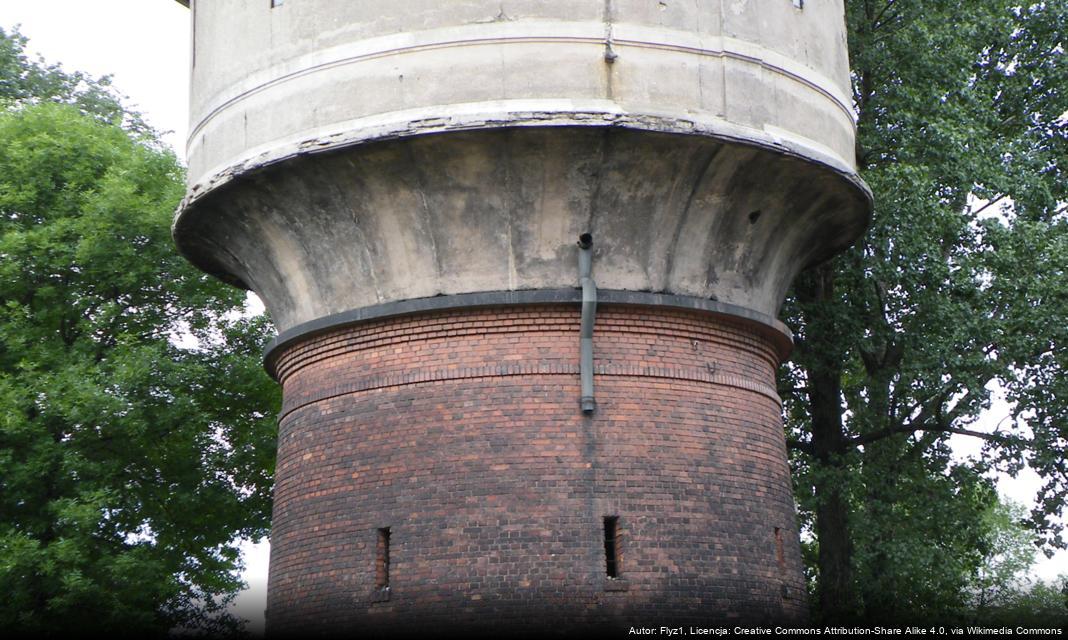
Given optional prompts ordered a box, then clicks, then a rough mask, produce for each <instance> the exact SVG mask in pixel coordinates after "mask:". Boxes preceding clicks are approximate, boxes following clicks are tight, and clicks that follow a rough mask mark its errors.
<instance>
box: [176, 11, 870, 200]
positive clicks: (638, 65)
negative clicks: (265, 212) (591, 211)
mask: <svg viewBox="0 0 1068 640" xmlns="http://www.w3.org/2000/svg"><path fill="white" fill-rule="evenodd" d="M235 24H240V25H241V28H240V29H235V28H234V25H235ZM607 59H611V60H612V62H611V63H609V62H607ZM443 78H449V80H448V81H443ZM850 104H851V102H850V96H849V77H848V60H847V58H846V48H845V41H844V24H843V18H842V6H841V2H840V1H837V0H832V1H821V2H818V3H810V4H809V6H807V7H805V9H804V10H798V9H795V8H794V7H793V5H792V3H791V2H790V1H789V0H712V1H709V0H664V1H662V2H654V1H650V0H504V1H501V0H465V1H454V2H440V0H406V2H404V3H403V6H402V7H401V6H400V5H397V4H396V3H395V2H386V1H384V0H374V1H370V0H367V1H361V2H337V1H336V0H301V1H300V2H291V3H287V4H285V5H283V6H281V7H278V8H275V9H271V8H270V6H269V3H268V2H266V0H263V1H261V0H214V1H213V2H202V3H198V4H195V5H194V64H193V83H192V105H191V113H192V115H191V134H190V137H189V147H188V152H189V153H188V155H189V163H190V171H189V175H190V183H191V186H192V187H193V189H194V191H195V192H198V191H204V190H209V189H210V188H211V187H212V186H213V185H215V184H216V183H217V182H218V181H219V180H220V179H223V180H225V179H226V177H227V176H228V175H229V174H230V173H233V172H234V171H235V170H240V168H241V167H243V166H245V165H248V164H249V163H252V164H259V163H263V162H270V161H275V160H279V159H282V158H285V157H287V156H288V155H290V154H292V153H293V152H294V151H296V150H299V149H301V148H302V147H304V146H307V145H320V144H321V145H336V144H343V143H345V142H346V141H347V140H351V139H352V138H359V139H369V138H373V137H375V136H377V135H395V134H398V133H400V134H401V135H403V130H404V128H405V127H406V126H407V125H408V123H412V122H418V121H425V120H427V119H433V118H454V119H455V118H460V119H463V118H464V117H466V116H471V115H472V114H474V117H473V118H471V119H474V120H478V119H482V120H486V121H492V122H516V121H522V120H523V119H524V117H525V114H528V113H531V112H539V113H542V114H549V115H553V116H555V117H556V119H557V121H558V122H557V123H558V124H566V122H564V121H565V120H566V119H567V116H568V114H571V113H574V112H582V113H588V114H600V115H606V116H618V115H621V114H623V115H626V116H628V117H630V118H633V119H641V118H644V117H646V116H654V117H656V118H658V119H659V120H660V121H662V122H670V121H673V120H675V121H685V122H689V123H691V124H690V125H689V126H691V127H696V128H702V129H714V130H723V129H725V128H731V129H734V130H736V131H737V132H739V135H740V136H741V137H744V138H752V139H765V138H766V139H772V140H782V141H785V142H786V143H787V144H791V145H793V146H794V147H797V148H804V149H807V150H808V151H809V152H810V153H811V154H814V155H818V156H821V160H822V159H823V158H822V156H825V157H827V158H828V159H829V162H830V163H831V164H835V165H838V166H842V167H846V168H849V167H852V164H853V138H854V129H853V118H852V112H851V106H850ZM475 126H477V122H476V123H475Z"/></svg>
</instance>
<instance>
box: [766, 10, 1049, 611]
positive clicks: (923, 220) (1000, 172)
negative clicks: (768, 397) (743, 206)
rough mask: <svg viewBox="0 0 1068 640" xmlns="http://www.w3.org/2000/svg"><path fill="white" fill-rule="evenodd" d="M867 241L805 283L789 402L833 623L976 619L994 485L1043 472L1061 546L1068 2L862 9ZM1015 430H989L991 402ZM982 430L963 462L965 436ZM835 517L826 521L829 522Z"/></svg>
mask: <svg viewBox="0 0 1068 640" xmlns="http://www.w3.org/2000/svg"><path fill="white" fill-rule="evenodd" d="M846 6H847V23H848V27H849V37H850V54H851V59H852V65H853V68H854V76H853V80H854V86H853V89H854V100H855V103H856V105H857V109H858V112H859V121H858V150H857V151H858V163H859V166H860V169H861V173H862V176H863V177H864V179H865V180H866V181H867V182H868V184H869V185H870V187H871V188H872V191H873V192H874V194H875V202H876V209H875V214H874V219H873V223H872V227H871V229H870V230H869V232H868V234H867V235H866V236H865V237H864V238H863V239H862V240H861V241H860V242H859V243H858V244H857V246H856V247H854V248H853V249H851V250H850V251H849V252H847V253H846V254H844V255H842V256H840V257H839V258H836V259H835V260H834V261H833V262H831V263H829V264H825V265H822V266H820V267H818V268H816V269H813V270H810V271H809V272H807V273H806V274H803V275H802V277H801V278H799V281H798V282H797V284H796V285H795V288H794V291H793V295H792V296H791V298H790V299H789V300H788V302H787V304H786V308H785V311H786V314H787V316H788V318H789V319H788V323H789V324H790V325H791V326H792V327H794V328H795V330H796V333H797V335H798V337H799V339H798V348H797V350H796V352H795V357H794V361H793V362H792V363H791V364H790V366H788V367H786V368H785V370H784V373H783V376H782V380H781V388H782V392H783V396H784V400H785V403H786V408H785V411H786V417H787V423H788V439H789V441H790V443H791V447H792V449H793V459H794V462H795V470H796V472H797V476H796V477H797V480H798V498H799V503H800V505H801V512H802V513H801V516H802V521H803V522H804V523H806V525H807V526H808V527H810V528H811V530H812V531H813V532H814V533H815V535H816V536H817V537H818V538H819V539H818V545H817V546H816V547H815V549H818V555H817V557H816V563H817V566H816V567H814V568H813V572H814V574H815V575H816V576H817V588H816V592H817V595H818V598H817V600H818V606H819V607H820V608H819V610H818V611H817V614H818V615H824V616H826V617H828V618H832V619H849V618H857V617H860V618H865V617H866V618H872V617H884V618H885V617H901V618H918V617H927V616H930V617H937V616H939V615H942V614H943V613H946V612H957V611H961V610H962V609H963V608H966V607H968V606H970V600H969V598H970V595H969V588H970V585H971V583H972V580H973V578H974V576H975V575H976V573H977V572H979V571H980V568H981V567H982V566H983V562H984V561H985V560H984V559H985V558H986V556H987V553H988V552H986V551H984V545H987V544H988V543H989V537H990V535H992V534H991V531H992V529H991V528H990V524H989V522H984V514H986V513H987V512H988V510H989V509H990V507H991V505H992V504H993V503H994V497H993V493H992V491H991V489H990V486H989V482H988V481H987V480H984V474H986V473H987V472H988V471H991V470H994V469H999V470H1002V471H1008V472H1014V471H1016V470H1018V469H1019V468H1020V467H1021V465H1022V464H1023V463H1025V462H1026V463H1027V464H1029V465H1030V466H1031V467H1032V468H1033V469H1034V470H1035V471H1036V472H1037V473H1038V474H1039V475H1040V477H1041V478H1042V480H1043V489H1042V493H1041V495H1040V502H1041V504H1040V506H1039V508H1038V509H1036V510H1035V511H1034V512H1033V513H1032V514H1031V517H1030V520H1031V526H1032V527H1034V529H1035V531H1037V532H1039V533H1040V534H1041V535H1042V538H1043V542H1044V543H1045V544H1047V545H1063V540H1062V539H1061V538H1060V536H1059V528H1058V524H1057V522H1056V521H1055V520H1054V519H1053V518H1051V516H1052V515H1054V514H1058V513H1061V512H1062V511H1063V509H1064V506H1065V500H1066V497H1068V468H1066V466H1065V464H1066V462H1065V460H1066V457H1065V453H1066V450H1068V387H1065V385H1066V382H1065V381H1066V380H1068V321H1066V320H1068V280H1066V279H1065V273H1064V271H1065V265H1066V264H1068V250H1066V248H1068V245H1066V242H1068V216H1066V215H1065V209H1064V203H1065V201H1068V180H1065V175H1064V166H1065V162H1064V160H1065V154H1066V152H1068V144H1066V143H1068V126H1066V118H1065V117H1064V115H1065V113H1066V112H1068V91H1066V88H1068V71H1066V67H1065V65H1064V64H1063V57H1064V56H1063V27H1064V25H1065V24H1068V5H1065V4H1064V3H1046V2H1038V3H1033V4H1029V5H1027V6H1023V7H1021V6H1018V5H1017V4H1015V3H1011V2H1006V1H1001V0H983V1H981V2H971V3H960V2H948V1H942V0H925V1H924V2H919V1H918V0H849V1H848V2H847V3H846ZM995 385H998V386H1000V387H1001V388H1003V389H1005V391H1006V394H1007V396H1008V399H1009V400H1010V401H1011V402H1012V403H1014V406H1015V415H1014V417H1013V418H1014V419H1013V420H1010V421H1007V422H1006V423H1005V424H1002V425H1000V426H999V429H998V431H997V432H996V433H994V434H990V433H988V432H982V430H981V429H978V428H976V426H975V422H976V420H977V418H978V416H979V415H980V414H981V413H982V411H983V410H984V409H985V408H987V407H988V406H989V403H990V394H991V389H992V388H993V387H994V386H995ZM954 434H960V435H969V436H972V437H980V438H983V440H984V443H985V444H984V447H985V448H984V455H983V456H982V457H981V459H980V460H977V461H973V462H971V463H967V464H961V463H957V462H954V461H953V459H952V458H951V456H950V449H949V446H948V438H949V437H950V436H952V435H954ZM821 521H823V522H833V523H836V526H834V527H830V528H828V527H824V528H822V529H821V526H820V522H821Z"/></svg>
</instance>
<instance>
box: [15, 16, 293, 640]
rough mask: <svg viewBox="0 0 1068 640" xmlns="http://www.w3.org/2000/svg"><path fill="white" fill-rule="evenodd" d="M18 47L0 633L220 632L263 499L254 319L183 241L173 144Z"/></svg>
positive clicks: (269, 408) (263, 424)
mask: <svg viewBox="0 0 1068 640" xmlns="http://www.w3.org/2000/svg"><path fill="white" fill-rule="evenodd" d="M23 45H24V40H23V39H21V37H20V36H18V35H17V34H14V35H7V34H4V33H3V32H0V74H2V76H0V95H2V96H4V97H6V99H7V101H6V104H3V105H0V106H3V109H2V110H0V591H2V592H3V593H4V594H5V598H4V599H3V600H0V628H5V629H15V630H22V631H30V632H46V633H54V632H69V631H72V630H75V631H80V632H84V631H85V630H86V629H94V630H102V631H106V630H112V631H119V630H121V632H122V633H139V634H148V635H160V634H164V633H166V632H167V631H168V630H170V629H172V628H175V627H179V626H182V627H188V628H191V629H196V628H199V629H202V630H206V631H210V632H212V633H220V632H222V631H227V630H231V631H232V630H234V629H236V628H237V627H238V626H239V625H238V621H236V620H234V619H233V618H232V617H230V616H226V615H221V612H222V610H223V608H224V606H225V604H226V603H227V602H228V600H229V599H230V598H232V596H233V594H234V593H235V592H236V590H237V589H238V588H239V587H240V586H241V585H240V579H239V577H238V569H239V568H240V561H239V554H238V550H237V548H236V546H235V543H234V539H235V536H245V537H260V536H262V535H264V534H265V533H266V531H267V526H268V515H269V511H270V493H269V492H270V478H271V471H272V467H273V449H274V447H273V438H274V419H273V415H274V411H275V409H276V404H277V397H276V394H277V391H276V389H275V385H274V384H273V383H272V382H271V381H270V380H269V379H268V378H267V377H266V375H265V374H264V373H263V372H262V369H261V367H260V365H259V362H258V347H259V346H260V342H261V340H262V339H261V337H260V336H265V335H267V333H268V328H267V327H266V326H265V322H264V321H263V320H262V319H245V318H244V317H243V316H242V315H241V313H240V312H241V311H242V309H243V306H242V296H241V295H240V293H239V292H237V291H234V290H232V289H230V288H228V287H225V286H223V285H222V284H220V283H217V282H214V281H211V280H210V279H209V278H208V277H207V276H205V275H203V274H200V273H199V272H197V271H195V270H194V269H193V268H192V267H190V266H189V265H188V264H187V263H186V262H185V261H184V260H183V259H182V258H181V257H180V256H179V255H177V253H176V251H175V249H174V247H173V244H172V242H171V239H170V235H169V228H170V218H171V214H172V212H173V211H174V208H175V206H176V204H177V202H178V200H179V198H180V197H181V195H182V191H183V186H182V182H183V180H182V178H183V175H182V174H183V172H182V169H181V167H180V166H179V165H178V163H177V162H176V160H175V158H174V156H173V154H172V153H170V152H168V151H164V150H162V149H161V145H159V144H158V142H156V141H155V140H154V139H152V138H151V132H150V131H148V130H147V129H145V128H142V127H140V126H139V125H137V124H136V123H138V122H139V118H137V117H136V116H134V115H131V114H129V113H127V112H126V111H125V110H123V109H122V107H121V105H120V103H119V101H118V99H117V98H115V97H114V96H113V94H112V93H111V92H110V91H109V90H108V89H107V87H106V85H104V84H99V83H97V82H96V81H92V80H89V79H87V78H85V77H84V76H80V75H74V76H68V75H66V74H64V73H63V72H62V71H60V70H58V69H57V68H55V67H42V66H41V65H38V64H34V63H30V62H28V61H27V59H26V57H25V56H24V55H23V54H22V47H23ZM131 123H133V125H131ZM120 124H122V125H124V126H125V128H122V127H120V126H118V125H120ZM192 343H195V345H196V346H192V347H191V346H182V345H189V344H192ZM220 381H225V383H222V382H220Z"/></svg>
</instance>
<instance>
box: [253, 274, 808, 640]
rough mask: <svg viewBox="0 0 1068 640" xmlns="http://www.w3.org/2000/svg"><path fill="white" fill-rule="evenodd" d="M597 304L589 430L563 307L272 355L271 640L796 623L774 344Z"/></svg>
mask: <svg viewBox="0 0 1068 640" xmlns="http://www.w3.org/2000/svg"><path fill="white" fill-rule="evenodd" d="M638 295H639V296H640V295H645V296H648V297H649V298H652V297H653V296H652V294H638ZM607 298H608V300H609V302H607V303H605V302H602V304H601V306H600V308H599V309H598V313H597V320H596V329H595V334H594V335H595V345H596V346H595V349H596V360H595V363H596V366H595V389H596V399H597V411H596V412H595V413H594V414H593V415H592V416H585V415H583V414H582V413H581V412H580V410H579V393H580V388H579V348H578V347H579V334H578V327H579V317H580V312H579V308H578V306H577V305H575V304H552V303H547V304H546V303H543V304H512V305H507V306H492V307H487V306H479V307H472V306H461V307H455V306H454V307H452V308H439V309H437V310H433V309H429V310H423V311H421V312H418V313H408V314H405V315H390V316H386V317H378V318H370V319H366V318H365V319H363V320H362V321H359V322H355V323H352V322H349V323H347V324H344V325H343V326H340V327H336V328H329V327H326V326H323V327H320V328H319V329H318V330H317V331H306V332H305V333H304V334H303V335H302V336H301V337H299V338H297V339H290V340H289V341H287V342H283V343H282V344H280V345H279V346H278V347H277V348H275V349H274V350H273V351H272V353H271V355H270V357H269V367H270V368H272V370H273V372H274V373H275V375H276V376H277V378H278V379H279V381H280V382H281V383H282V384H283V386H284V398H285V400H284V405H283V409H282V413H281V418H280V433H279V443H278V466H277V486H276V491H275V507H274V524H273V531H272V538H271V567H270V583H269V589H268V593H269V600H268V612H267V615H268V619H267V624H268V633H269V634H279V635H287V634H289V633H295V632H300V633H302V634H304V633H307V632H309V631H315V630H318V631H321V632H325V633H328V634H330V633H344V634H346V635H348V634H352V633H356V632H361V631H375V630H377V631H381V632H383V633H386V634H390V633H396V632H398V631H412V630H422V629H425V630H431V631H435V632H440V631H442V630H445V629H448V630H462V631H469V632H471V631H473V632H478V631H495V632H499V631H528V632H532V633H533V632H535V631H540V632H545V631H555V632H560V631H568V630H573V629H574V630H588V629H590V628H594V627H596V628H598V629H600V630H608V629H612V628H620V629H621V630H622V631H623V633H624V634H625V633H626V630H627V629H628V627H631V626H635V627H659V626H660V625H667V626H673V627H678V626H686V625H696V626H704V627H708V626H713V625H715V624H732V625H733V624H739V623H746V622H760V623H762V624H769V623H772V622H776V621H782V622H798V621H800V620H803V619H804V616H805V609H806V601H805V584H804V578H803V575H802V569H801V559H800V549H799V539H798V531H797V523H796V516H795V512H794V501H793V496H792V493H791V484H790V475H789V468H788V465H787V459H786V447H785V443H784V438H783V431H782V419H781V412H780V403H779V399H778V396H777V395H776V391H775V368H776V367H777V365H778V363H779V360H780V357H781V355H782V351H783V349H784V342H786V338H785V336H783V335H782V334H781V333H779V332H777V331H776V330H775V329H774V328H772V327H771V326H769V325H768V323H764V324H761V323H760V322H755V321H752V320H743V319H741V318H739V317H733V316H730V315H725V314H723V313H713V312H710V311H707V310H697V309H693V310H687V309H681V308H678V306H674V307H672V306H666V305H661V306H653V305H633V304H612V303H611V302H610V300H611V299H612V298H611V296H607ZM707 304H711V303H706V306H707ZM439 306H443V305H439ZM606 538H608V539H607V540H606ZM610 574H614V577H613V576H612V575H610Z"/></svg>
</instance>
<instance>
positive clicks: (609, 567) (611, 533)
mask: <svg viewBox="0 0 1068 640" xmlns="http://www.w3.org/2000/svg"><path fill="white" fill-rule="evenodd" d="M604 564H605V573H606V574H607V575H608V577H609V578H618V577H619V516H605V518H604Z"/></svg>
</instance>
